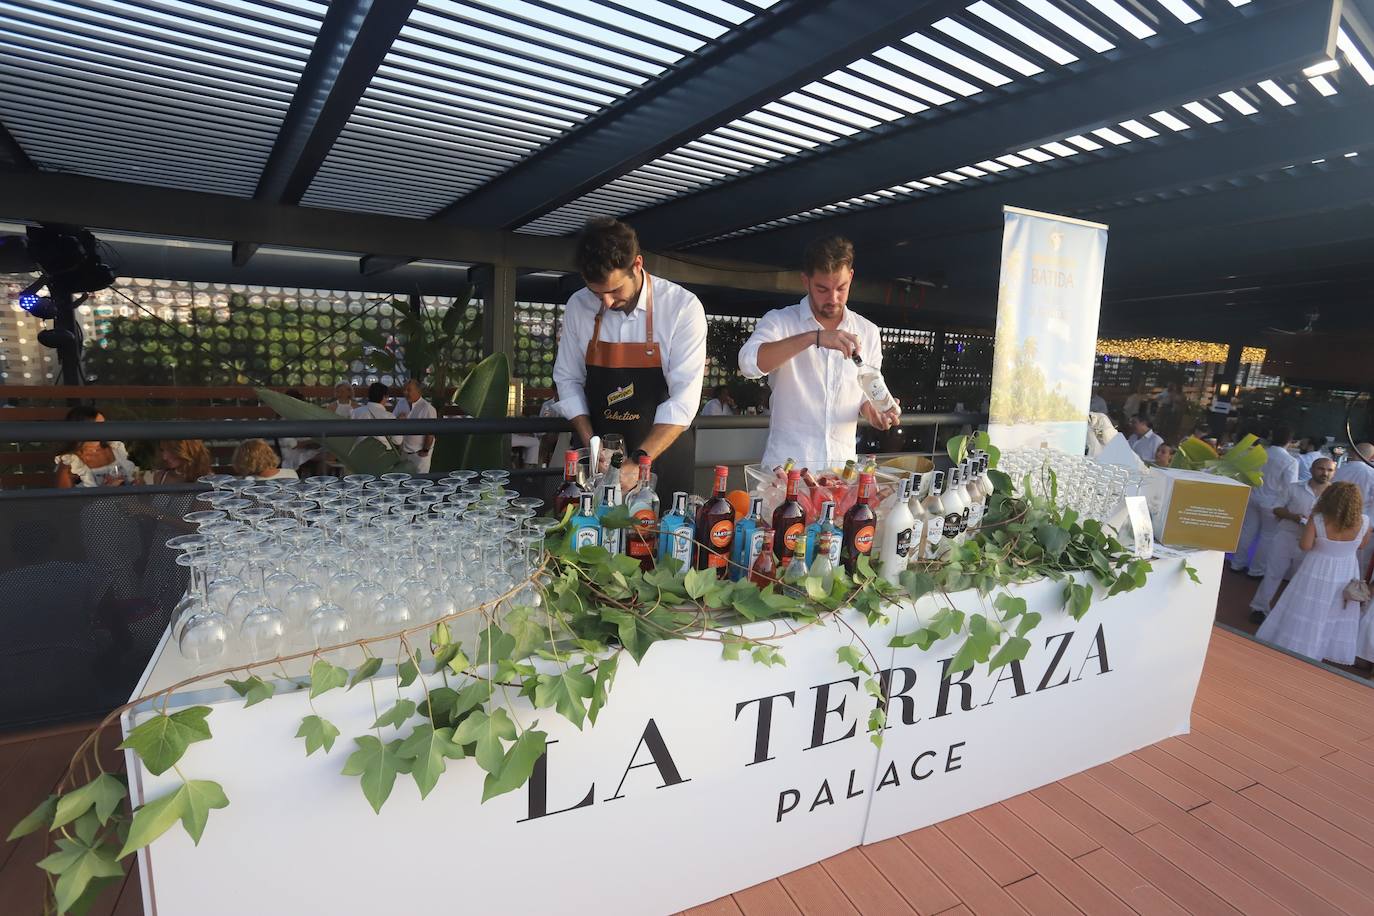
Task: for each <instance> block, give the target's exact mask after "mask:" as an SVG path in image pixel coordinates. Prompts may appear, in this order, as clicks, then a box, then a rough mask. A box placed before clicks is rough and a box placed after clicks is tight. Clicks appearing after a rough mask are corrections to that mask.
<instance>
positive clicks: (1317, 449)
mask: <svg viewBox="0 0 1374 916" xmlns="http://www.w3.org/2000/svg"><path fill="white" fill-rule="evenodd" d="M1324 457H1326V456H1325V455H1323V454H1322V451H1321V444H1320V443H1319V442H1318V441H1317V440H1316V439H1314V438H1312V437H1311V436H1308V437H1306V438H1304V439H1299V440H1298V481H1299V482H1300V483H1301V482H1302V481H1305V480H1307V479H1308V478H1309V477H1311V476H1312V465H1313V464H1314V463H1315V462H1317V461H1318V460H1320V459H1322V458H1324Z"/></svg>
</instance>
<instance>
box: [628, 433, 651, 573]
mask: <svg viewBox="0 0 1374 916" xmlns="http://www.w3.org/2000/svg"><path fill="white" fill-rule="evenodd" d="M651 464H652V461H651V459H650V458H649V456H648V455H642V456H640V459H639V483H637V484H635V487H634V489H633V490H631V491H630V492H629V493H628V494H627V495H626V496H625V508H626V509H627V510H629V513H630V521H632V522H633V523H634V527H632V528H631V529H630V531H629V537H628V538H627V539H626V544H625V553H626V554H628V555H629V556H632V557H634V558H635V559H636V560H638V561H639V565H640V568H641V569H644V570H648V569H651V568H652V567H653V565H654V550H655V548H656V547H657V546H658V531H657V528H658V493H656V492H654V485H653V476H652V474H651Z"/></svg>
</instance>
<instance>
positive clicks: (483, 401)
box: [430, 353, 510, 474]
mask: <svg viewBox="0 0 1374 916" xmlns="http://www.w3.org/2000/svg"><path fill="white" fill-rule="evenodd" d="M509 400H510V363H509V362H508V361H507V360H506V354H504V353H493V354H491V355H490V356H488V357H487V358H486V359H484V360H482V361H481V362H480V363H478V364H477V365H475V366H473V367H472V371H471V372H469V373H468V377H467V378H465V379H464V380H463V384H462V385H460V386H459V388H458V394H457V396H455V397H454V399H453V402H454V403H455V404H457V405H458V406H459V407H461V408H462V409H463V410H464V411H465V412H466V413H468V414H469V415H471V416H473V417H477V418H479V419H484V420H492V419H498V418H500V417H504V416H506V407H507V403H508V401H509ZM507 444H508V440H507V437H506V436H499V435H482V436H467V435H443V436H439V437H438V439H436V440H435V443H434V459H433V461H432V462H431V465H430V470H432V471H433V472H434V473H436V474H442V473H445V472H446V471H453V470H458V469H460V468H467V469H471V470H481V469H485V468H499V467H505V465H506V457H507V454H508V453H509V449H508V447H507Z"/></svg>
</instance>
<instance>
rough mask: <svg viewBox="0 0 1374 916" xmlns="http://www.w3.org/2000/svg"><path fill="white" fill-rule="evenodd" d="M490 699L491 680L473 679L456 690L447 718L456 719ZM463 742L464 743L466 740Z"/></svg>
mask: <svg viewBox="0 0 1374 916" xmlns="http://www.w3.org/2000/svg"><path fill="white" fill-rule="evenodd" d="M431 696H432V694H431ZM490 699H491V681H473V682H472V683H471V684H469V685H467V686H466V687H464V688H463V689H462V690H460V691H458V696H457V698H456V699H455V700H454V701H453V709H451V710H450V711H449V718H450V719H451V720H453V721H456V720H457V719H458V717H459V716H462V715H465V714H466V713H467V712H468V711H469V710H471V709H476V708H477V707H478V706H481V705H482V704H483V703H485V702H486V701H487V700H490ZM463 743H464V744H466V743H467V742H466V741H465V742H463Z"/></svg>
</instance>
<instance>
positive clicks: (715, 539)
mask: <svg viewBox="0 0 1374 916" xmlns="http://www.w3.org/2000/svg"><path fill="white" fill-rule="evenodd" d="M734 539H735V523H734V522H731V521H727V520H725V519H721V520H720V521H718V522H716V523H715V524H714V525H712V526H711V546H712V547H715V548H716V549H718V550H723V549H724V548H726V547H729V546H730V542H731V541H733V540H734Z"/></svg>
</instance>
